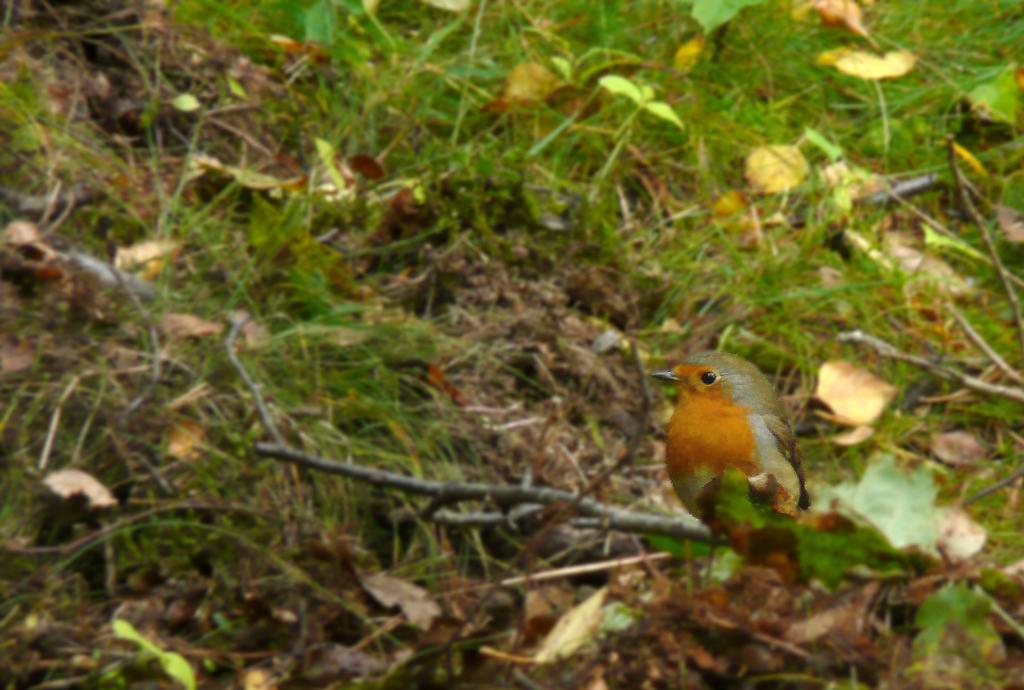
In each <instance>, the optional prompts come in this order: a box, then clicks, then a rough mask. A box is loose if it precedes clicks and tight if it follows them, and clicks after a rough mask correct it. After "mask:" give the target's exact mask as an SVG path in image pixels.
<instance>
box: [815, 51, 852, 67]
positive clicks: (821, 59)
mask: <svg viewBox="0 0 1024 690" xmlns="http://www.w3.org/2000/svg"><path fill="white" fill-rule="evenodd" d="M852 52H853V50H851V49H850V48H834V49H832V50H826V51H825V52H824V53H818V56H817V57H816V58H814V64H816V65H818V66H820V67H832V66H833V65H835V64H836V63H837V62H839V58H841V57H843V56H845V55H849V54H850V53H852Z"/></svg>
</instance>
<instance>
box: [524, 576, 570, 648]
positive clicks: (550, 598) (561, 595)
mask: <svg viewBox="0 0 1024 690" xmlns="http://www.w3.org/2000/svg"><path fill="white" fill-rule="evenodd" d="M572 594H573V593H572V590H571V589H569V588H568V587H560V586H557V585H551V586H547V587H537V588H534V589H531V590H529V591H527V593H526V598H525V600H524V601H523V617H522V635H523V643H524V644H527V645H529V644H532V643H533V642H535V641H536V640H538V639H540V636H541V635H546V634H547V633H548V632H550V631H551V628H552V627H553V626H554V624H555V622H556V621H557V614H558V612H560V611H563V610H565V609H567V608H568V607H569V606H570V605H571V604H572Z"/></svg>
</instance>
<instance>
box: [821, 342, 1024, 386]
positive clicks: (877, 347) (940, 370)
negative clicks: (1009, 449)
mask: <svg viewBox="0 0 1024 690" xmlns="http://www.w3.org/2000/svg"><path fill="white" fill-rule="evenodd" d="M837 339H838V340H839V342H841V343H854V344H856V345H867V346H868V347H870V348H871V349H873V350H874V351H875V352H877V353H878V354H880V355H882V356H883V357H887V358H888V359H894V360H896V361H898V362H907V363H908V364H913V365H915V366H918V367H921V368H922V369H927V370H928V371H930V372H932V373H934V374H936V375H938V376H940V377H942V378H944V379H947V380H951V381H957V382H959V383H960V385H962V386H964V387H965V388H969V389H971V390H972V391H975V392H976V393H984V394H985V395H994V396H997V397H1000V398H1006V399H1007V400H1013V401H1014V402H1018V403H1024V388H1015V387H1012V386H1001V385H999V384H995V383H988V382H987V381H982V380H981V379H979V378H975V377H973V376H970V375H968V374H965V373H963V372H962V371H957V370H956V369H950V368H949V367H947V366H943V365H941V364H936V363H935V362H932V361H930V360H927V359H925V358H924V357H919V356H917V355H911V354H908V353H906V352H902V351H900V350H897V349H896V348H895V347H893V346H892V345H890V344H889V343H887V342H885V341H884V340H882V339H881V338H878V337H875V336H873V335H869V334H867V333H865V332H864V331H861V330H856V331H848V332H846V333H840V334H839V337H838V338H837Z"/></svg>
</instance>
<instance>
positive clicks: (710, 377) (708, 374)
mask: <svg viewBox="0 0 1024 690" xmlns="http://www.w3.org/2000/svg"><path fill="white" fill-rule="evenodd" d="M717 380H718V374H716V373H715V372H713V371H705V372H704V373H703V374H701V375H700V381H701V383H703V384H704V385H705V386H710V385H711V384H712V383H714V382H715V381H717Z"/></svg>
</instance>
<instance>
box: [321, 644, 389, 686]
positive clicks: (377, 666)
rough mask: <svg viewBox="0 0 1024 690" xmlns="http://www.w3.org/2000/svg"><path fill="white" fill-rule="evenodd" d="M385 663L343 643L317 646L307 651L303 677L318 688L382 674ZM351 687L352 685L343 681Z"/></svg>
mask: <svg viewBox="0 0 1024 690" xmlns="http://www.w3.org/2000/svg"><path fill="white" fill-rule="evenodd" d="M384 667H385V665H384V663H383V662H382V661H381V660H380V659H377V658H376V657H373V656H370V655H369V654H367V653H366V652H363V651H360V650H358V649H354V648H352V647H345V646H343V645H340V644H333V643H327V644H321V645H317V646H314V647H313V649H312V650H311V651H310V652H309V654H308V661H307V664H306V669H305V670H304V671H303V673H302V679H303V681H304V682H305V683H307V684H312V687H315V688H326V687H339V685H338V681H341V680H349V679H352V678H364V677H366V676H371V675H373V674H376V673H380V672H381V670H383V669H384ZM342 686H343V687H351V685H350V684H347V683H345V684H342Z"/></svg>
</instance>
